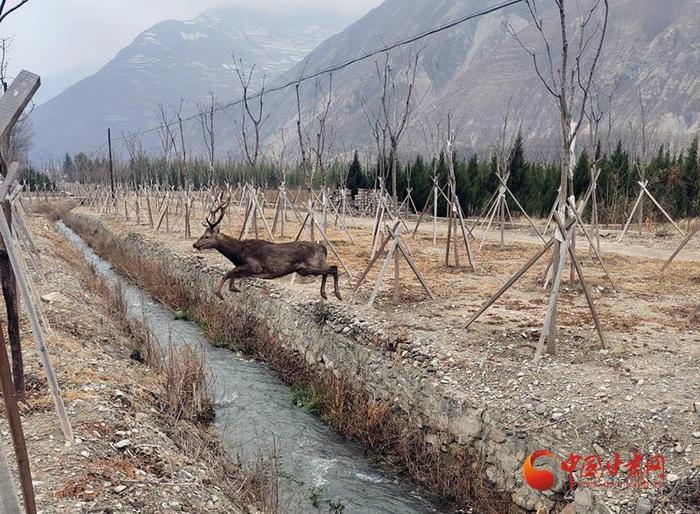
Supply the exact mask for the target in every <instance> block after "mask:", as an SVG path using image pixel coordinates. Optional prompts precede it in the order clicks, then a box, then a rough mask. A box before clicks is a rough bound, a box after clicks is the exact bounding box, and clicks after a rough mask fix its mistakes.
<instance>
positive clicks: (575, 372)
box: [106, 215, 700, 512]
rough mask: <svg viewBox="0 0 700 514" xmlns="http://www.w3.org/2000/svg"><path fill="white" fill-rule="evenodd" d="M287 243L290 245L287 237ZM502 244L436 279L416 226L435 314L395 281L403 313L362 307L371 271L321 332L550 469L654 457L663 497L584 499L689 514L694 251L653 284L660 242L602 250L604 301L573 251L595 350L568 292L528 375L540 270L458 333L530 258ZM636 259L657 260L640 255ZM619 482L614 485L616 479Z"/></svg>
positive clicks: (363, 251)
mask: <svg viewBox="0 0 700 514" xmlns="http://www.w3.org/2000/svg"><path fill="white" fill-rule="evenodd" d="M106 223H107V224H108V225H109V226H110V228H111V230H113V231H114V232H116V233H123V232H124V231H126V230H128V231H131V232H138V233H140V234H141V235H142V236H143V237H145V238H147V239H149V240H152V241H153V242H157V243H158V244H160V245H165V246H167V247H168V248H169V249H170V250H171V251H173V252H176V253H177V254H178V255H183V256H184V255H189V256H190V258H191V259H200V260H204V261H206V262H210V263H216V264H220V265H224V266H226V265H228V264H227V263H226V261H225V260H224V259H223V258H222V257H221V256H219V255H217V254H214V253H209V254H205V255H202V254H196V253H195V252H194V251H193V249H192V242H193V240H186V239H184V238H183V236H182V233H181V228H178V225H177V222H171V223H172V225H171V226H173V227H175V228H174V229H171V232H170V233H159V234H154V233H153V230H151V229H150V228H148V227H147V226H146V225H143V224H142V225H140V226H136V225H135V224H134V223H133V220H131V221H130V222H128V223H126V224H125V223H124V221H116V220H113V219H110V220H106ZM223 230H224V231H225V232H228V233H231V234H237V233H238V232H239V230H240V222H239V221H237V220H236V218H235V217H234V216H233V215H232V216H231V219H230V220H229V225H228V226H227V227H225V228H224V229H223ZM352 230H353V232H352V233H353V236H354V237H355V239H356V241H357V244H356V245H352V244H351V243H350V242H349V241H348V240H347V238H346V237H345V236H343V235H342V234H341V233H340V232H339V231H338V230H336V229H330V230H329V233H330V234H331V238H332V239H333V241H334V244H336V246H337V247H338V249H339V251H340V252H341V255H342V256H343V258H344V259H346V262H347V263H348V265H349V267H350V268H351V269H352V270H353V272H354V273H355V276H357V275H358V274H359V272H360V271H361V270H362V269H363V267H364V266H365V265H366V263H367V262H368V260H369V246H370V245H369V244H368V238H369V237H370V235H369V234H367V231H362V230H354V229H352ZM288 231H289V233H290V234H296V230H295V229H294V227H293V226H292V224H291V223H290V228H289V229H288ZM443 233H444V227H442V228H441V230H440V234H441V235H442V234H443ZM509 236H510V242H509V243H508V245H507V247H506V249H505V250H501V249H500V248H499V247H498V246H497V245H496V244H493V243H491V242H489V241H488V240H487V243H486V244H485V245H484V247H483V249H482V250H481V251H480V252H477V258H478V266H477V272H476V273H469V272H467V271H466V270H465V269H463V268H461V269H457V268H450V269H447V270H445V268H444V239H440V240H439V241H438V245H437V246H433V245H432V238H431V237H430V235H429V227H428V226H425V227H424V229H423V230H422V231H420V232H419V235H418V238H417V240H415V241H409V245H410V246H411V250H412V252H414V256H415V257H416V259H417V262H418V265H419V268H420V269H421V270H422V271H423V272H424V273H425V275H426V276H427V277H428V279H429V282H430V284H431V287H432V288H433V291H434V292H435V293H436V297H437V299H436V300H435V301H427V300H426V299H425V298H424V296H423V294H422V292H421V291H420V289H419V287H418V286H417V285H416V284H415V283H414V282H412V281H411V280H407V283H406V284H405V285H404V286H402V295H403V300H404V303H403V304H402V305H400V306H394V305H392V304H391V302H390V301H389V298H390V293H389V291H390V285H391V283H390V280H387V283H386V284H385V285H384V287H383V288H382V294H381V295H380V297H379V301H378V302H377V303H376V304H375V307H374V308H369V307H367V306H366V305H365V303H366V300H367V296H368V294H369V291H370V290H371V286H372V285H373V284H374V281H375V280H376V272H377V270H376V269H375V271H373V272H372V273H370V276H369V280H368V283H367V284H368V285H367V286H366V287H364V288H362V289H361V290H360V292H359V293H358V294H355V295H351V294H350V290H349V285H350V284H349V282H350V281H348V280H347V277H345V278H344V279H343V280H342V282H344V284H343V287H342V289H343V292H344V293H345V295H346V296H349V298H350V299H349V300H348V301H347V302H346V303H345V304H343V305H337V306H336V307H337V308H334V309H333V311H334V314H333V315H332V316H331V317H330V318H329V320H328V321H330V322H332V323H333V324H334V326H335V327H336V329H337V330H338V331H340V332H341V333H343V334H344V335H347V336H348V337H358V338H361V339H362V341H360V342H362V343H363V344H369V345H375V346H380V347H381V348H383V351H384V352H385V356H386V365H387V366H389V367H392V366H398V367H406V366H411V367H413V368H415V369H417V370H421V371H422V373H423V377H424V378H423V379H421V380H425V381H426V383H429V384H431V385H432V386H434V387H438V388H441V389H442V390H443V392H444V393H445V395H447V396H453V397H455V398H465V397H466V398H469V399H470V401H471V402H472V403H473V404H477V405H483V406H484V408H485V409H486V412H487V413H488V416H489V417H490V418H491V419H493V420H496V421H497V423H498V424H500V426H502V427H503V431H504V434H505V435H506V436H509V437H510V436H515V437H523V438H527V439H528V440H530V441H532V442H533V444H537V445H539V447H542V448H548V449H552V450H554V451H555V452H556V453H558V454H559V455H560V456H562V457H563V456H566V455H568V454H569V453H570V452H573V453H578V454H581V455H588V454H597V455H599V456H601V458H602V459H603V461H606V460H609V459H611V458H612V456H613V455H614V453H615V452H619V453H620V455H621V456H622V458H623V459H625V460H629V459H630V458H631V456H632V454H633V452H634V451H635V450H638V451H639V452H640V453H643V454H644V455H645V456H650V455H651V454H655V453H661V454H662V455H663V456H664V457H665V460H666V484H665V486H664V488H662V489H645V490H642V491H639V490H631V489H625V488H622V487H616V488H612V489H596V490H594V491H593V492H594V494H595V495H596V496H600V497H602V498H603V499H604V501H605V502H606V503H607V505H608V507H609V509H610V511H612V512H644V511H645V508H646V507H645V506H646V505H647V504H649V505H654V508H655V509H657V510H656V511H657V512H692V510H693V508H694V507H691V506H692V505H694V503H693V502H695V501H696V500H697V498H698V492H697V491H698V489H699V485H698V484H699V479H698V470H699V469H700V404H699V403H698V400H699V399H700V364H699V363H700V334H699V333H698V330H700V328H699V326H698V320H697V319H696V318H694V317H693V315H692V313H693V311H694V310H695V308H696V306H697V305H698V304H700V292H699V290H698V288H697V284H698V283H699V282H700V264H699V263H698V260H700V259H699V257H700V254H699V253H698V244H697V242H693V243H692V244H691V245H690V246H689V247H688V249H687V250H686V251H685V252H684V253H683V254H681V256H679V258H678V259H677V262H676V263H674V265H673V266H672V267H671V268H670V270H669V271H668V272H667V273H665V274H660V273H659V267H660V264H661V262H662V261H660V260H659V258H663V257H664V256H667V255H668V254H669V253H670V250H669V249H671V248H673V247H674V245H675V241H676V240H677V238H674V236H667V234H665V233H664V234H662V236H663V237H662V236H657V235H652V236H651V237H652V238H653V239H656V240H657V241H654V240H652V241H649V238H647V240H644V241H642V240H640V239H639V238H638V237H631V238H630V242H629V243H627V244H626V243H622V244H621V245H618V244H617V243H612V244H611V243H607V242H605V243H604V252H605V253H604V258H605V262H606V265H607V267H608V269H609V270H610V271H611V274H612V278H613V280H614V287H613V284H611V283H610V282H609V281H608V280H607V279H606V277H605V276H604V274H603V273H602V271H601V269H600V267H599V266H598V265H597V263H595V262H594V261H593V260H592V259H590V258H589V257H587V253H586V252H585V247H584V246H583V244H581V246H580V248H581V250H580V259H581V261H582V266H583V268H584V273H585V274H586V276H587V277H588V280H589V281H590V285H591V288H592V290H593V295H594V300H595V302H596V306H597V308H598V312H599V314H600V316H601V318H602V321H603V326H604V329H605V333H606V338H607V342H608V347H607V348H603V347H602V346H601V344H600V342H599V341H598V340H597V338H596V335H595V332H594V331H593V328H592V322H591V318H590V315H589V314H588V312H587V309H586V304H585V300H584V297H583V294H582V291H581V289H580V287H579V286H577V285H574V286H573V287H572V286H569V285H567V286H566V287H564V289H563V294H562V301H561V303H560V305H561V306H560V309H559V326H560V331H559V345H558V351H557V354H556V355H554V356H545V357H544V359H543V360H542V361H541V362H540V363H539V365H537V366H533V353H534V346H535V344H536V342H537V339H538V337H539V330H540V327H541V324H542V320H543V317H544V311H545V309H546V302H547V294H546V292H545V291H543V289H542V284H541V281H540V280H539V278H538V275H539V274H540V273H541V270H542V268H543V267H544V262H543V263H542V264H539V265H538V266H535V268H533V270H532V271H531V272H530V273H528V274H527V275H526V276H525V277H524V279H523V280H521V281H520V282H519V283H518V284H517V285H516V286H515V287H514V288H513V289H512V290H511V291H509V292H508V293H507V294H506V295H505V296H504V297H503V298H502V299H501V300H499V301H498V302H497V303H496V304H495V305H494V306H493V307H492V308H491V310H489V311H487V313H486V314H485V315H484V316H483V317H482V318H480V319H479V320H478V321H477V322H476V323H475V324H474V325H473V326H472V327H470V329H469V330H465V328H464V326H465V324H466V321H467V320H468V319H469V317H470V316H471V314H472V313H473V312H474V311H475V310H476V309H477V308H478V307H479V306H480V305H481V303H483V302H484V301H485V300H486V299H487V298H488V297H489V295H490V294H492V293H493V292H494V291H495V290H497V289H498V287H500V286H501V285H502V284H503V283H504V282H505V280H506V279H507V278H508V277H509V276H510V274H512V273H513V272H514V271H515V270H516V269H518V268H519V266H520V265H522V263H523V262H524V261H526V260H527V258H528V257H529V256H531V255H532V254H533V253H534V251H535V250H536V248H537V247H536V246H535V245H534V244H533V243H532V242H531V240H529V238H530V237H531V236H523V235H522V234H521V233H519V232H509ZM617 246H619V248H617ZM616 248H617V249H616ZM649 248H651V249H652V250H653V251H654V252H658V253H659V256H658V258H654V256H651V255H649V254H648V253H647V252H646V250H645V249H649ZM462 259H464V255H462ZM406 269H407V268H406V267H405V268H404V270H406ZM373 273H374V274H373ZM406 273H408V271H406ZM392 276H393V274H392ZM265 284H269V283H265ZM567 284H568V281H567ZM256 287H258V286H256ZM262 288H263V290H265V289H268V293H267V294H273V295H279V296H281V297H282V298H283V299H284V300H285V301H293V302H297V303H308V304H314V303H317V302H318V301H319V300H318V283H317V282H316V281H314V282H313V283H304V282H302V281H301V280H296V281H295V282H294V283H290V280H289V279H281V280H279V281H278V282H276V283H275V284H274V285H270V286H269V287H268V286H267V285H266V286H262ZM227 294H229V293H227ZM367 334H375V335H374V336H372V335H370V336H368V335H367ZM622 470H623V477H624V471H625V467H624V466H623V468H622ZM587 495H588V493H586V492H581V493H579V494H577V497H576V499H577V501H578V503H579V504H581V505H584V506H585V504H586V502H587V501H588V498H589V496H587ZM688 498H690V500H689V499H688Z"/></svg>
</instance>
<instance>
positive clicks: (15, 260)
mask: <svg viewBox="0 0 700 514" xmlns="http://www.w3.org/2000/svg"><path fill="white" fill-rule="evenodd" d="M6 182H8V179H7V178H6V179H5V181H3V186H4V185H5V183H6ZM0 192H1V191H0ZM1 198H4V194H3V195H2V196H0V199H1ZM0 234H1V235H2V239H3V241H4V242H5V250H6V251H7V255H8V257H9V258H10V263H11V264H12V269H13V271H14V272H15V276H16V278H17V285H18V286H19V290H20V296H21V298H22V300H23V302H24V308H25V309H26V310H27V315H28V317H29V324H30V326H31V329H32V333H33V334H34V340H35V342H36V346H37V350H38V352H39V357H40V359H41V364H42V366H43V367H44V371H45V372H46V378H47V382H48V386H49V391H50V392H51V397H52V398H53V402H54V405H55V407H56V414H57V415H58V419H59V421H60V422H61V429H62V430H63V435H64V437H65V439H66V442H67V443H69V444H73V429H72V428H71V426H70V421H68V415H67V414H66V407H65V405H64V404H63V397H62V396H61V388H60V387H59V385H58V379H57V378H56V372H55V371H54V369H53V366H52V365H51V359H50V357H49V350H48V348H47V347H46V342H45V341H44V333H43V331H42V329H41V323H39V317H38V316H37V312H36V309H35V307H34V303H33V302H32V296H31V294H30V292H29V286H28V285H27V278H26V276H25V273H24V269H23V267H22V262H21V261H20V259H19V256H18V255H17V250H16V248H15V246H14V239H13V238H12V234H11V233H10V227H9V225H8V223H7V218H6V217H5V211H4V210H2V209H0Z"/></svg>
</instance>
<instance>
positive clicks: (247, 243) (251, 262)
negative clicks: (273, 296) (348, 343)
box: [192, 195, 342, 300]
mask: <svg viewBox="0 0 700 514" xmlns="http://www.w3.org/2000/svg"><path fill="white" fill-rule="evenodd" d="M229 202H230V198H229V199H228V200H226V201H225V202H223V201H222V200H221V195H220V196H219V200H218V201H217V205H215V206H214V208H213V209H211V211H210V213H209V215H208V216H207V220H206V223H205V224H203V225H204V226H205V227H206V230H205V231H204V234H202V236H201V237H200V238H199V239H198V240H197V241H196V242H195V243H194V244H193V245H192V246H194V248H195V249H196V250H199V251H201V250H208V249H213V250H217V251H218V252H219V253H221V254H222V255H223V256H224V257H226V258H227V259H228V260H230V261H231V262H232V263H233V264H235V266H236V267H235V268H234V269H233V270H232V271H229V272H228V273H226V274H225V275H224V276H223V277H222V279H221V281H220V282H219V286H218V287H217V290H216V296H218V297H219V298H221V299H222V300H223V298H224V297H223V295H222V294H221V290H222V289H223V287H224V284H226V281H227V280H228V281H230V283H229V290H230V291H232V292H240V290H239V289H238V288H236V285H235V282H234V281H235V280H236V279H238V278H247V277H257V278H262V279H275V278H279V277H284V276H285V275H290V274H292V273H298V274H299V275H301V276H310V275H316V276H317V275H321V277H322V278H321V297H322V298H323V299H328V297H327V296H326V279H327V278H328V275H332V276H333V289H334V291H335V296H337V297H338V300H342V297H341V296H340V291H339V289H338V267H337V266H329V265H328V264H327V263H326V257H327V251H326V248H325V247H324V246H322V245H320V244H317V243H310V242H308V241H297V242H294V243H272V242H270V241H264V240H261V239H243V240H241V239H235V238H233V237H231V236H227V235H226V234H223V233H221V231H220V230H219V224H220V223H221V220H223V218H224V214H225V213H226V208H227V207H228V204H229Z"/></svg>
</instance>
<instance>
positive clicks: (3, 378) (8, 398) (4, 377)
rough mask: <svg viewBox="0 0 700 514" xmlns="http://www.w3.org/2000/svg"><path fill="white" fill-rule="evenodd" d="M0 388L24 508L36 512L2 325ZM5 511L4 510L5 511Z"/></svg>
mask: <svg viewBox="0 0 700 514" xmlns="http://www.w3.org/2000/svg"><path fill="white" fill-rule="evenodd" d="M0 390H2V399H3V401H4V403H5V411H6V412H7V420H8V423H9V425H10V433H11V434H12V443H13V444H14V448H15V457H16V458H17V469H18V470H19V482H20V485H21V486H22V497H23V498H24V510H25V512H26V513H27V514H36V500H35V499H34V486H33V484H32V472H31V469H30V468H29V455H28V454H27V443H26V441H25V439H24V430H23V429H22V420H21V418H20V415H19V408H18V407H17V396H16V395H15V391H14V384H13V382H12V372H11V371H10V361H9V359H8V358H7V351H6V350H5V335H4V333H3V331H2V326H0ZM3 512H4V511H3Z"/></svg>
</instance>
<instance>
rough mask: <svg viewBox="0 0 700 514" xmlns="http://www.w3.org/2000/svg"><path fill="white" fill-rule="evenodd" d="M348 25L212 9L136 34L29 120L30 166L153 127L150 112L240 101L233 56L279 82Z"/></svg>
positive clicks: (321, 18)
mask: <svg viewBox="0 0 700 514" xmlns="http://www.w3.org/2000/svg"><path fill="white" fill-rule="evenodd" d="M347 23H349V22H348V20H347V19H345V18H343V17H341V16H339V15H337V14H335V13H332V12H330V11H327V12H326V11H323V10H320V11H319V10H315V11H314V12H311V13H306V12H303V13H302V12H299V11H298V10H292V9H290V10H288V11H285V10H277V11H275V12H267V11H264V10H256V9H246V8H241V7H238V6H235V7H222V8H217V9H212V10H209V11H207V12H205V13H204V14H202V15H200V16H198V17H197V18H195V19H193V20H190V21H175V20H166V21H162V22H160V23H158V24H156V25H154V26H153V27H151V28H149V29H148V30H146V31H144V32H143V33H141V34H140V35H139V36H138V37H136V39H135V40H134V41H133V42H132V43H131V44H130V45H129V46H127V47H125V48H124V49H122V50H121V51H120V52H119V53H118V54H117V55H116V56H115V57H114V59H112V60H111V61H110V62H109V63H107V64H106V65H105V66H104V67H103V68H102V69H100V70H99V71H98V72H97V73H95V74H94V75H92V76H91V77H88V78H86V79H84V80H81V81H80V82H78V83H76V84H74V85H72V86H71V87H69V88H68V89H66V90H65V91H63V92H62V93H61V94H59V95H58V96H56V97H55V98H53V99H51V100H49V101H48V102H46V103H45V104H43V105H41V106H39V107H38V108H37V109H36V110H35V112H34V113H33V115H32V117H33V121H34V133H35V138H34V141H35V144H34V152H33V154H34V158H35V160H44V159H49V158H54V159H55V158H59V157H60V156H61V155H62V154H63V153H65V152H70V153H73V152H78V151H83V150H89V149H90V148H93V147H94V146H95V144H96V143H98V142H100V143H101V142H102V141H103V140H104V137H105V136H103V135H102V134H103V133H105V132H106V130H107V127H111V128H112V132H113V133H115V134H119V133H121V132H122V131H133V130H136V129H139V128H143V127H148V126H153V125H154V124H157V123H158V121H157V118H156V116H155V113H156V108H157V105H158V104H163V105H169V106H171V107H173V108H174V107H177V106H178V105H179V104H180V101H181V100H184V101H185V102H186V103H187V104H188V105H187V107H186V108H184V109H183V110H184V111H186V112H187V111H190V112H191V111H192V109H193V105H194V103H195V102H196V101H197V100H199V99H201V98H203V97H206V96H208V95H209V92H210V91H211V92H213V93H214V94H215V95H216V97H217V99H219V100H224V101H225V100H228V99H230V98H235V97H237V96H238V95H240V86H239V85H238V79H237V78H236V76H235V73H234V71H233V65H232V63H233V53H234V52H235V55H236V57H241V58H243V59H244V61H245V62H246V63H249V64H256V65H257V69H258V71H259V72H260V73H256V77H262V73H264V74H265V75H266V76H267V77H268V78H269V77H272V76H276V75H279V74H280V73H282V72H284V71H286V70H287V69H289V68H290V67H291V66H292V65H294V64H295V63H296V62H298V61H300V60H301V59H303V58H304V56H305V55H307V54H308V52H310V51H311V50H312V49H313V48H314V47H316V46H317V45H318V44H319V43H320V42H321V41H323V40H325V39H327V38H328V37H329V36H330V35H332V34H334V33H336V32H338V31H340V30H341V29H342V28H344V27H345V26H346V25H347Z"/></svg>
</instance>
